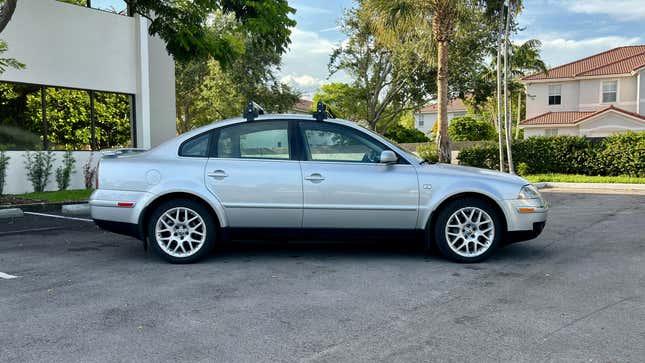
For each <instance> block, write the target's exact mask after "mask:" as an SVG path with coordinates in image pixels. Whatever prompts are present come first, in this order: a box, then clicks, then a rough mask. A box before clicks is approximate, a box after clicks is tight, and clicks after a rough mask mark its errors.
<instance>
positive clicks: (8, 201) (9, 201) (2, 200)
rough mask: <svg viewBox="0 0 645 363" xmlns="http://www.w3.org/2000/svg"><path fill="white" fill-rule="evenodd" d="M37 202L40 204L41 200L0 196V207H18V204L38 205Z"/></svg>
mask: <svg viewBox="0 0 645 363" xmlns="http://www.w3.org/2000/svg"><path fill="white" fill-rule="evenodd" d="M38 202H42V200H34V199H27V198H19V197H15V196H13V195H0V205H1V206H5V205H19V204H31V203H38Z"/></svg>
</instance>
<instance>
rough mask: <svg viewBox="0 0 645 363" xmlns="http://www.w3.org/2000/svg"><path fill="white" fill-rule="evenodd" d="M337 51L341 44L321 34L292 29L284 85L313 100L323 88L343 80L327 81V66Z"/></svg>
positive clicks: (284, 63)
mask: <svg viewBox="0 0 645 363" xmlns="http://www.w3.org/2000/svg"><path fill="white" fill-rule="evenodd" d="M336 47H337V44H334V42H332V41H331V40H329V39H327V38H324V37H322V36H321V35H320V34H319V33H315V32H311V31H305V30H302V29H299V28H293V29H291V45H290V46H289V50H288V51H287V53H285V54H284V56H283V57H282V67H281V71H280V78H281V80H282V82H284V83H287V84H289V85H291V86H293V87H295V88H296V89H298V90H299V91H301V92H302V93H303V95H304V96H305V97H311V96H313V94H314V93H315V91H316V89H317V88H320V86H321V85H323V84H325V83H327V82H330V81H334V80H339V76H334V77H333V79H332V80H328V79H327V78H328V76H329V69H328V68H327V64H328V63H329V57H330V55H331V53H332V51H333V50H334V48H336ZM340 76H342V75H340Z"/></svg>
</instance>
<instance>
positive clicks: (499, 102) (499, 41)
mask: <svg viewBox="0 0 645 363" xmlns="http://www.w3.org/2000/svg"><path fill="white" fill-rule="evenodd" d="M503 24H504V6H503V5H502V17H501V19H500V21H499V27H498V37H499V38H498V39H497V65H496V69H497V117H496V120H497V139H498V143H499V147H498V149H499V171H501V172H503V171H504V139H503V137H502V132H503V130H504V127H503V126H502V32H503V31H504V26H503Z"/></svg>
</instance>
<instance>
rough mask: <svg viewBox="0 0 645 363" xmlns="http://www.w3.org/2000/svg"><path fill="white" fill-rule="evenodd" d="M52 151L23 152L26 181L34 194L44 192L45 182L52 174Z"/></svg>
mask: <svg viewBox="0 0 645 363" xmlns="http://www.w3.org/2000/svg"><path fill="white" fill-rule="evenodd" d="M54 159H55V158H54V153H53V152H52V151H34V152H29V151H25V167H26V168H27V179H28V180H29V181H30V182H31V186H32V187H33V188H34V192H37V193H40V192H43V191H45V188H46V187H47V182H48V181H49V177H50V176H51V174H52V164H53V162H54Z"/></svg>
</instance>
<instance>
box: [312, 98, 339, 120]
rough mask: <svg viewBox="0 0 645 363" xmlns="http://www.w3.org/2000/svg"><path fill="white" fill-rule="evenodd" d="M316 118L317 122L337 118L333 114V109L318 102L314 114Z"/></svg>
mask: <svg viewBox="0 0 645 363" xmlns="http://www.w3.org/2000/svg"><path fill="white" fill-rule="evenodd" d="M314 118H315V119H316V120H317V121H323V120H325V119H327V118H336V115H334V113H333V112H332V110H331V108H330V107H329V106H327V104H325V103H324V102H323V101H318V104H317V105H316V112H314Z"/></svg>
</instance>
